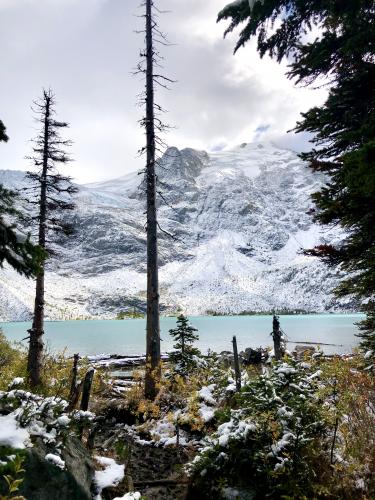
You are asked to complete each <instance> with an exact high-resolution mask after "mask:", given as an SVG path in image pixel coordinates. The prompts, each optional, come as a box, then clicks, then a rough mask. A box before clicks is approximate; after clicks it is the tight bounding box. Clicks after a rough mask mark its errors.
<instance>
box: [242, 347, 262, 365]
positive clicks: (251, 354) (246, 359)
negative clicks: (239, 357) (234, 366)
mask: <svg viewBox="0 0 375 500" xmlns="http://www.w3.org/2000/svg"><path fill="white" fill-rule="evenodd" d="M244 354H245V355H244V356H243V364H244V365H258V364H260V363H261V362H262V350H261V349H252V348H251V347H248V348H247V349H245V353H244Z"/></svg>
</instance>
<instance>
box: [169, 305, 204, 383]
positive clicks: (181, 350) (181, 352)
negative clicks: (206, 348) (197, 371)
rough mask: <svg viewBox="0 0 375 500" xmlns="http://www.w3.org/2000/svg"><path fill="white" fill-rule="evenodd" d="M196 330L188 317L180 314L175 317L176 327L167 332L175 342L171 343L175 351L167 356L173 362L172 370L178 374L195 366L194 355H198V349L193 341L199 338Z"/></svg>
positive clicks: (184, 373)
mask: <svg viewBox="0 0 375 500" xmlns="http://www.w3.org/2000/svg"><path fill="white" fill-rule="evenodd" d="M197 331H198V330H197V329H196V328H194V327H193V326H191V325H190V324H189V320H188V318H186V316H184V315H183V314H180V316H178V318H177V328H174V329H172V330H169V334H170V335H171V336H172V337H173V338H174V340H175V341H176V343H175V344H174V345H173V347H174V349H176V350H175V352H173V353H171V354H170V356H169V359H170V361H171V362H172V363H173V364H174V371H175V372H176V373H178V374H179V375H182V376H186V375H187V374H188V373H189V372H190V371H191V370H192V369H194V368H195V367H196V361H195V359H194V357H195V356H199V354H200V352H199V349H197V348H196V347H193V343H194V342H195V341H196V340H198V339H199V336H198V334H196V333H195V332H197Z"/></svg>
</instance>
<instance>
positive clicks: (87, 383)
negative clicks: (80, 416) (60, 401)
mask: <svg viewBox="0 0 375 500" xmlns="http://www.w3.org/2000/svg"><path fill="white" fill-rule="evenodd" d="M94 372H95V370H94V368H90V369H89V370H88V371H87V373H86V375H85V380H84V381H83V388H82V399H81V410H83V411H87V410H88V408H89V401H90V391H91V385H92V380H93V378H94Z"/></svg>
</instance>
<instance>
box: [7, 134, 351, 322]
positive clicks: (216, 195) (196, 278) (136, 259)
mask: <svg viewBox="0 0 375 500" xmlns="http://www.w3.org/2000/svg"><path fill="white" fill-rule="evenodd" d="M158 174H159V179H160V191H161V192H162V197H160V207H159V220H160V227H161V231H160V283H161V303H162V307H163V308H164V310H166V311H175V310H177V309H178V308H181V309H182V310H183V311H185V312H186V313H188V314H190V315H193V314H194V315H198V314H206V313H210V312H214V313H241V312H244V311H270V310H272V309H287V310H304V311H325V310H334V309H339V308H342V307H349V305H348V304H346V305H345V304H344V303H338V302H337V300H336V299H334V298H333V297H332V295H331V294H330V291H331V290H332V288H333V287H334V286H335V284H336V283H337V279H338V276H337V273H335V272H334V271H333V270H331V269H329V268H327V267H326V266H325V265H323V264H322V263H321V262H320V261H318V260H317V259H314V258H311V257H305V256H303V255H301V253H300V250H301V248H309V247H312V246H314V245H315V244H318V243H322V242H325V241H329V242H334V241H337V239H338V238H339V237H340V233H339V232H338V231H337V230H335V231H328V230H327V229H325V228H324V229H323V228H321V227H318V226H317V225H315V224H313V223H312V221H311V218H310V216H309V215H307V213H306V212H308V210H309V209H310V208H311V206H312V203H311V200H310V194H311V193H312V192H314V191H316V190H318V189H319V187H320V186H321V185H322V183H323V182H324V179H323V177H322V176H321V175H319V174H316V173H313V172H312V171H311V170H310V169H309V168H308V167H307V166H306V164H304V163H303V162H302V161H301V160H300V159H299V158H298V157H297V155H296V153H294V152H292V151H289V150H285V149H280V148H278V147H277V146H275V145H273V144H260V143H255V144H242V145H240V146H238V147H236V148H234V149H232V150H230V151H222V152H217V153H212V154H207V153H206V152H203V151H195V150H193V149H183V150H181V151H179V150H178V149H176V148H170V149H168V151H167V152H166V154H165V155H164V157H163V159H162V161H161V165H160V167H159V172H158ZM141 181H142V178H141V176H139V175H138V174H137V173H132V174H129V175H127V176H124V177H121V178H119V179H115V180H113V181H108V182H99V183H95V184H88V185H84V186H80V190H79V193H78V194H77V195H76V200H75V201H76V205H77V206H76V210H75V212H74V214H72V215H71V217H72V218H73V222H74V225H75V228H76V233H75V235H74V236H73V237H72V238H71V239H70V240H65V241H56V242H55V246H56V249H57V250H58V253H59V256H58V257H57V258H54V259H52V260H51V262H50V263H49V271H48V273H47V285H46V291H47V294H46V302H47V303H46V308H47V314H48V316H49V317H50V318H53V319H62V318H75V317H96V316H99V317H114V316H115V315H116V313H118V312H120V311H126V310H129V309H132V308H133V307H135V308H136V309H139V310H143V309H144V305H145V288H146V275H145V256H146V247H145V227H144V224H145V215H144V206H145V202H144V193H143V190H142V186H141V185H140V184H141ZM0 182H1V183H3V184H4V185H6V186H10V187H13V188H19V187H21V186H22V185H24V184H25V182H26V180H25V178H24V175H23V173H22V172H16V171H0ZM167 233H171V234H173V236H174V238H173V239H172V238H171V237H170V236H169V235H168V234H167ZM33 292H34V283H33V282H32V281H30V280H29V281H28V280H26V279H24V278H22V277H20V276H18V275H17V274H15V273H14V272H13V271H11V270H10V269H7V268H6V269H4V270H1V272H0V299H1V302H0V318H1V319H3V320H19V319H25V318H28V317H29V316H30V311H31V308H32V302H33Z"/></svg>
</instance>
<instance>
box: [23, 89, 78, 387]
mask: <svg viewBox="0 0 375 500" xmlns="http://www.w3.org/2000/svg"><path fill="white" fill-rule="evenodd" d="M54 107H55V97H54V95H53V93H52V91H51V90H48V91H47V90H43V95H42V98H41V99H40V100H38V101H35V102H34V107H33V111H34V112H35V113H36V121H37V122H38V123H40V124H41V130H40V132H39V133H38V135H37V137H36V138H35V139H34V140H33V143H34V147H33V154H32V156H31V157H30V159H31V160H32V161H33V163H34V166H35V167H36V171H35V172H28V173H27V176H28V178H29V179H30V181H31V184H32V186H31V188H30V189H31V192H32V196H31V197H30V198H29V200H28V201H29V203H30V204H31V205H32V206H34V205H35V206H36V207H37V209H36V214H33V215H32V216H31V219H32V220H33V221H34V222H35V223H36V224H37V239H38V244H39V247H40V248H41V249H42V250H43V251H44V252H45V255H46V258H45V259H44V261H43V264H42V265H41V269H40V271H39V272H38V274H37V277H36V286H35V304H34V316H33V323H32V327H31V329H30V330H28V333H29V335H30V337H29V352H28V362H27V370H28V376H29V381H30V384H31V385H32V386H36V385H39V384H40V383H41V368H42V354H43V334H44V278H45V264H46V260H47V259H48V257H49V256H50V255H51V251H50V249H49V248H48V239H47V235H48V233H49V231H54V232H57V233H61V232H63V233H67V232H68V231H69V229H70V228H69V226H68V225H67V224H65V223H64V222H63V220H62V216H61V215H62V212H63V211H65V210H71V209H73V208H74V205H73V204H72V203H71V202H70V201H69V200H68V199H67V198H69V197H70V196H71V195H72V194H74V193H75V192H76V191H77V189H76V188H75V187H74V186H73V185H72V184H71V179H70V178H69V177H65V176H63V175H61V174H59V173H58V172H57V169H56V168H57V165H59V164H62V165H64V164H66V163H68V162H69V161H71V159H70V157H69V156H68V155H67V153H66V152H65V148H66V147H68V146H70V145H71V141H68V140H64V139H62V138H61V135H60V130H62V129H64V128H66V127H68V124H67V123H65V122H60V121H57V120H55V119H54V115H55V109H54Z"/></svg>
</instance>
